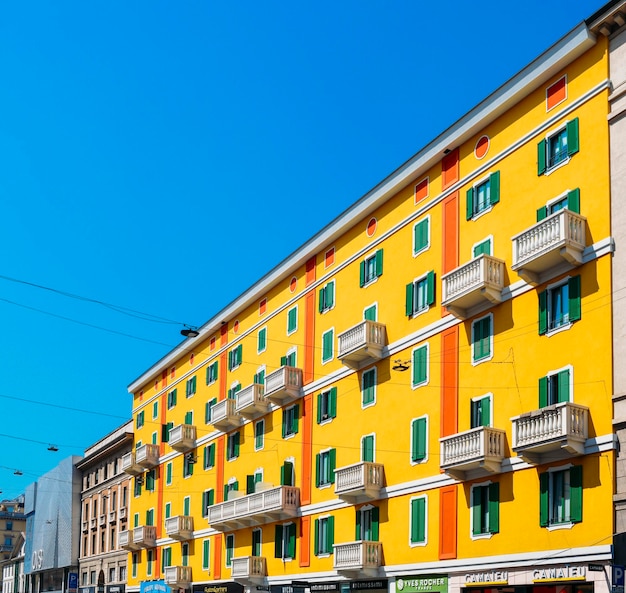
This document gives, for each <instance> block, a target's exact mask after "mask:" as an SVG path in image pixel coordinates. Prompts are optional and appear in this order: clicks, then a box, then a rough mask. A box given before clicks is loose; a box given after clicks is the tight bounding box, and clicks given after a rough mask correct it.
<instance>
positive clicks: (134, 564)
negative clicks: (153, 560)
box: [94, 552, 139, 580]
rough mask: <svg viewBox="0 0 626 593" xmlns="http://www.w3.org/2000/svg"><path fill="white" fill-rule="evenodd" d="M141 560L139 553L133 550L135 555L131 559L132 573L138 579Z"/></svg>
mask: <svg viewBox="0 0 626 593" xmlns="http://www.w3.org/2000/svg"><path fill="white" fill-rule="evenodd" d="M138 562H139V554H137V552H133V556H132V559H131V563H132V566H131V574H132V575H133V578H134V579H136V578H137V563H138ZM94 580H95V575H94Z"/></svg>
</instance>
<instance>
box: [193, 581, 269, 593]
mask: <svg viewBox="0 0 626 593" xmlns="http://www.w3.org/2000/svg"><path fill="white" fill-rule="evenodd" d="M265 590H266V591H269V587H266V589H265ZM192 592H193V593H243V585H241V584H240V583H218V584H215V585H214V584H210V585H209V584H208V583H207V584H204V585H193V588H192Z"/></svg>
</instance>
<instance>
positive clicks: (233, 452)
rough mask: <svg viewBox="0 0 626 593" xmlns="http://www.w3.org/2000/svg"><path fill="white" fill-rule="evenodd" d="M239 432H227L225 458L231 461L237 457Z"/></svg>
mask: <svg viewBox="0 0 626 593" xmlns="http://www.w3.org/2000/svg"><path fill="white" fill-rule="evenodd" d="M240 438H241V434H240V433H239V431H237V432H234V433H232V434H229V435H228V437H227V439H226V459H227V460H228V461H232V460H233V459H237V457H239V439H240Z"/></svg>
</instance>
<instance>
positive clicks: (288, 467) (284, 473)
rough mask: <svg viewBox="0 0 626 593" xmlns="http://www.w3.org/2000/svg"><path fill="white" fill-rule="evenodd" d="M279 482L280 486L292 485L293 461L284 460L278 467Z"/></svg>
mask: <svg viewBox="0 0 626 593" xmlns="http://www.w3.org/2000/svg"><path fill="white" fill-rule="evenodd" d="M280 483H281V485H282V486H294V485H295V484H294V471H293V463H291V461H285V463H283V465H282V466H281V468H280Z"/></svg>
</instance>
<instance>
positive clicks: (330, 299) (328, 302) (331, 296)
mask: <svg viewBox="0 0 626 593" xmlns="http://www.w3.org/2000/svg"><path fill="white" fill-rule="evenodd" d="M334 306H335V281H334V280H333V281H332V282H329V283H328V284H326V285H325V286H324V287H323V288H320V291H319V304H318V310H319V312H320V313H324V312H325V311H328V310H329V309H332V308H333V307H334Z"/></svg>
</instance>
